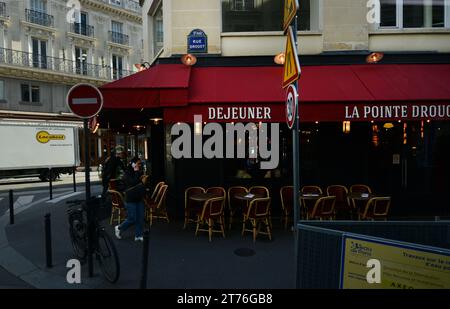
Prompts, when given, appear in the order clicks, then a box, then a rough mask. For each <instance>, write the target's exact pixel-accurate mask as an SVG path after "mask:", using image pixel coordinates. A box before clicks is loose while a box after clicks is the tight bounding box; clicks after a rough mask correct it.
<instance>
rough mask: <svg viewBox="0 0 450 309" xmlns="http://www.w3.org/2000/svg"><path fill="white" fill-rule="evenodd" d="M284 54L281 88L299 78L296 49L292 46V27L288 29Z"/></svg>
mask: <svg viewBox="0 0 450 309" xmlns="http://www.w3.org/2000/svg"><path fill="white" fill-rule="evenodd" d="M284 54H285V62H284V70H283V88H286V87H287V86H289V85H290V84H291V83H293V82H295V81H296V80H297V79H298V78H299V77H300V63H299V61H298V55H297V49H296V48H295V46H294V33H293V31H292V27H289V32H288V36H287V40H286V50H285V53H284Z"/></svg>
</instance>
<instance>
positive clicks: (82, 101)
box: [66, 84, 103, 118]
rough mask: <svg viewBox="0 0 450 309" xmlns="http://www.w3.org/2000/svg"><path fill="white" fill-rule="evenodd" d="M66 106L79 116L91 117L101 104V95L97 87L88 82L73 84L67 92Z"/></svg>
mask: <svg viewBox="0 0 450 309" xmlns="http://www.w3.org/2000/svg"><path fill="white" fill-rule="evenodd" d="M66 100H67V106H69V109H70V110H71V111H72V113H74V114H75V115H77V116H78V117H80V118H92V117H94V116H95V115H97V114H98V113H99V112H100V110H101V109H102V106H103V96H102V94H101V92H100V90H98V88H97V87H95V86H92V85H89V84H78V85H75V86H73V87H72V88H71V89H70V90H69V93H68V94H67V99H66Z"/></svg>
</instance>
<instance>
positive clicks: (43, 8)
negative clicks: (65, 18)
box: [30, 0, 47, 13]
mask: <svg viewBox="0 0 450 309" xmlns="http://www.w3.org/2000/svg"><path fill="white" fill-rule="evenodd" d="M30 7H31V10H32V11H35V12H40V13H47V1H45V0H30Z"/></svg>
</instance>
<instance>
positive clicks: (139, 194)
mask: <svg viewBox="0 0 450 309" xmlns="http://www.w3.org/2000/svg"><path fill="white" fill-rule="evenodd" d="M141 176H142V173H141V172H135V171H133V170H132V169H131V168H129V169H127V170H126V172H125V175H124V177H123V182H124V184H125V201H126V202H127V203H138V202H142V201H143V200H144V195H145V186H144V184H143V183H142V181H141V179H140V177H141Z"/></svg>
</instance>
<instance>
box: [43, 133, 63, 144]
mask: <svg viewBox="0 0 450 309" xmlns="http://www.w3.org/2000/svg"><path fill="white" fill-rule="evenodd" d="M36 139H37V141H38V142H39V143H41V144H47V143H48V142H49V141H51V140H55V141H63V140H65V139H66V136H65V135H64V134H50V133H48V132H47V131H39V132H38V133H37V134H36Z"/></svg>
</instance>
